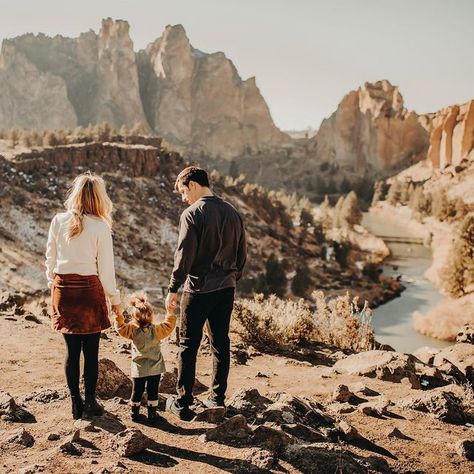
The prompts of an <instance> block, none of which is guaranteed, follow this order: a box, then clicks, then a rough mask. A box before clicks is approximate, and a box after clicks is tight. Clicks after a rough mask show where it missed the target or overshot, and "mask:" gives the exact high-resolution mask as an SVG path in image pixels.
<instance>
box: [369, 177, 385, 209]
mask: <svg viewBox="0 0 474 474" xmlns="http://www.w3.org/2000/svg"><path fill="white" fill-rule="evenodd" d="M384 197H385V196H384V192H383V181H380V180H378V181H375V184H374V195H373V197H372V206H375V205H376V204H377V203H378V202H379V201H382V200H383V198H384Z"/></svg>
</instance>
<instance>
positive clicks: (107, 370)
mask: <svg viewBox="0 0 474 474" xmlns="http://www.w3.org/2000/svg"><path fill="white" fill-rule="evenodd" d="M131 393H132V382H131V380H130V378H129V377H128V376H127V375H126V374H125V373H124V372H122V370H120V369H119V368H118V367H117V365H116V364H115V362H113V361H112V360H110V359H105V358H102V359H100V360H99V378H98V380H97V395H98V396H99V397H100V398H102V399H104V400H108V399H110V398H114V397H122V398H130V395H131Z"/></svg>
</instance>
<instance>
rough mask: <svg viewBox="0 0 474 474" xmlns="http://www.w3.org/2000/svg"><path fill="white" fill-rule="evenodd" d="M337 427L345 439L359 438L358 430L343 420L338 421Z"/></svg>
mask: <svg viewBox="0 0 474 474" xmlns="http://www.w3.org/2000/svg"><path fill="white" fill-rule="evenodd" d="M338 428H339V431H340V432H341V433H342V434H343V436H344V439H346V440H347V441H351V440H358V439H361V435H360V434H359V432H358V431H357V430H356V429H355V428H354V427H353V426H352V425H350V424H349V423H347V421H345V420H341V421H339V423H338Z"/></svg>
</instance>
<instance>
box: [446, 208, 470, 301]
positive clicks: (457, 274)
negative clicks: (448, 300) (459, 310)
mask: <svg viewBox="0 0 474 474" xmlns="http://www.w3.org/2000/svg"><path fill="white" fill-rule="evenodd" d="M443 275H444V282H443V284H444V289H445V290H446V291H447V292H448V293H449V294H450V295H451V296H454V297H460V296H462V295H464V294H466V293H468V290H467V288H468V287H470V290H469V291H472V285H474V215H472V214H471V215H468V216H466V217H465V218H464V220H463V222H462V224H461V226H460V229H459V231H458V234H457V236H456V238H455V241H454V245H453V251H452V256H451V258H450V259H449V263H448V265H447V267H446V268H445V269H444V271H443Z"/></svg>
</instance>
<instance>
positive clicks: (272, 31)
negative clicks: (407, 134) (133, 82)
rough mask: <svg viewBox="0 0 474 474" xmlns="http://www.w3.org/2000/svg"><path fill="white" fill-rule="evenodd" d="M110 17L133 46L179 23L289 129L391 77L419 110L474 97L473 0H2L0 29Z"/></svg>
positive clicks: (11, 32) (95, 25)
mask: <svg viewBox="0 0 474 474" xmlns="http://www.w3.org/2000/svg"><path fill="white" fill-rule="evenodd" d="M108 16H110V17H112V18H115V19H124V20H128V22H129V23H130V26H131V36H132V39H133V41H134V45H135V49H136V50H138V49H141V48H143V47H145V46H146V45H147V44H148V43H149V42H151V41H153V40H154V39H156V38H157V37H159V36H160V35H161V33H162V31H163V29H164V27H165V26H166V25H167V24H177V23H181V24H183V26H184V27H185V29H186V31H187V33H188V37H189V38H190V41H191V44H192V45H193V46H194V47H196V48H198V49H201V50H203V51H205V52H215V51H224V52H225V54H226V55H227V57H228V58H230V59H232V61H233V62H234V64H235V65H236V67H237V69H238V71H239V74H240V76H241V77H242V78H243V79H247V78H248V77H250V76H256V78H257V85H258V86H259V88H260V90H261V92H262V94H263V96H264V97H265V99H266V101H267V103H268V105H269V107H270V111H271V113H272V116H273V118H274V120H275V122H276V124H277V125H278V126H279V127H280V128H283V129H285V130H286V129H303V128H306V127H308V126H312V127H318V126H319V123H320V122H321V120H322V119H323V118H324V117H327V116H329V115H330V114H331V113H332V112H333V111H334V110H335V109H336V107H337V104H338V103H339V102H340V100H341V99H342V97H343V96H344V95H345V94H346V93H347V92H349V91H350V90H352V89H355V88H357V87H358V86H359V85H361V84H363V83H364V82H365V81H372V82H373V81H376V80H379V79H388V80H390V81H391V82H392V84H396V85H398V86H399V87H400V91H401V93H402V95H403V97H404V98H405V104H406V106H407V107H408V108H409V109H414V110H416V111H417V112H419V113H423V112H433V111H435V110H437V109H439V108H442V107H445V106H447V105H450V104H454V103H461V102H465V101H467V100H468V99H473V98H474V60H473V57H474V49H473V47H474V28H473V27H472V21H473V19H474V0H450V1H447V0H397V1H394V0H390V1H386V0H164V1H163V0H154V1H152V0H133V1H132V0H95V1H91V0H81V1H80V2H76V1H74V2H72V1H64V0H63V1H61V0H41V1H34V0H30V1H26V0H0V37H1V38H2V39H3V38H9V37H12V36H17V35H19V34H22V33H26V32H33V33H38V32H43V33H46V34H48V35H55V34H62V35H64V36H71V37H74V36H77V35H78V34H79V33H80V32H83V31H87V30H89V29H93V30H95V31H98V30H99V28H100V21H101V19H102V18H105V17H108Z"/></svg>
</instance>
